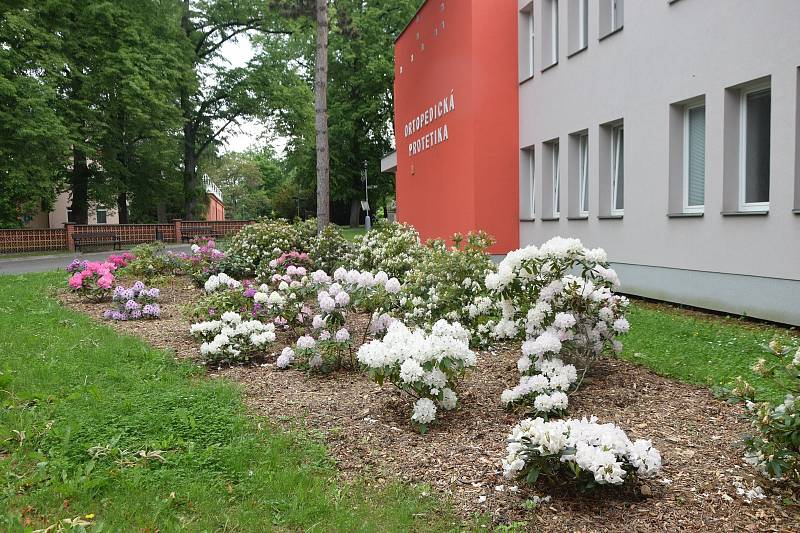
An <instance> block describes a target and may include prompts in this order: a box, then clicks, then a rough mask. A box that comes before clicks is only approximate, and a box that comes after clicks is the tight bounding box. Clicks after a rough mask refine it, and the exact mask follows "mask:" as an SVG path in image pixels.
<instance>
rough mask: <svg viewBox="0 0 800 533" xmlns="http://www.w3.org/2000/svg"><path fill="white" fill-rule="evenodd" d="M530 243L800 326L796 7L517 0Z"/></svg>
mask: <svg viewBox="0 0 800 533" xmlns="http://www.w3.org/2000/svg"><path fill="white" fill-rule="evenodd" d="M518 9H519V78H520V87H519V116H520V126H519V128H520V136H519V143H520V172H519V185H520V205H519V208H520V241H521V243H520V244H521V245H523V246H524V245H527V244H538V243H541V242H543V241H545V240H547V239H549V238H550V237H552V236H555V235H562V236H574V237H578V238H580V239H581V240H582V241H584V244H586V245H588V246H602V247H604V248H605V249H606V250H607V251H608V253H609V256H610V258H611V259H612V261H613V266H614V267H615V268H616V269H617V271H618V272H619V274H620V278H621V279H622V282H623V287H622V289H623V291H624V292H627V293H630V294H635V295H641V296H645V297H651V298H656V299H661V300H666V301H671V302H677V303H683V304H688V305H693V306H698V307H702V308H707V309H713V310H719V311H723V312H730V313H735V314H743V315H748V316H753V317H757V318H763V319H768V320H774V321H778V322H782V323H789V324H800V129H799V127H798V126H799V125H800V1H798V0H761V1H755V0H672V1H668V0H628V1H623V0H534V1H531V0H518Z"/></svg>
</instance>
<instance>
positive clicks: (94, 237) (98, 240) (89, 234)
mask: <svg viewBox="0 0 800 533" xmlns="http://www.w3.org/2000/svg"><path fill="white" fill-rule="evenodd" d="M72 242H74V243H75V250H78V251H80V249H81V247H82V246H86V245H89V246H92V245H96V244H110V245H111V249H112V250H114V249H115V248H116V249H120V250H121V249H122V243H121V242H120V240H119V235H117V234H116V233H110V232H100V231H86V232H81V233H73V234H72Z"/></svg>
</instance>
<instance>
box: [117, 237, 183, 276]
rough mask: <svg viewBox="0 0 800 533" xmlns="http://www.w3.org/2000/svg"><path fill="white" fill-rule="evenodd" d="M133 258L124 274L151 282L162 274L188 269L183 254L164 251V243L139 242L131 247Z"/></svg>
mask: <svg viewBox="0 0 800 533" xmlns="http://www.w3.org/2000/svg"><path fill="white" fill-rule="evenodd" d="M133 254H134V256H135V257H134V259H132V260H130V261H128V264H127V266H126V267H125V275H126V276H131V277H133V278H138V279H143V280H144V281H145V282H147V283H152V282H154V281H156V280H158V279H160V278H161V277H162V276H173V275H177V274H183V273H185V272H186V271H187V270H188V262H187V260H186V255H185V254H174V253H172V252H167V251H165V246H164V243H162V242H153V243H148V244H140V245H139V246H137V247H135V248H134V249H133Z"/></svg>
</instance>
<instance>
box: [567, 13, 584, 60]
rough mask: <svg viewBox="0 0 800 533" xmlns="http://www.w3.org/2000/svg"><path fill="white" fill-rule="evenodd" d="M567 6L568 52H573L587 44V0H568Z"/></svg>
mask: <svg viewBox="0 0 800 533" xmlns="http://www.w3.org/2000/svg"><path fill="white" fill-rule="evenodd" d="M568 7H569V11H568V13H567V17H568V18H569V20H568V28H567V29H568V31H569V53H570V54H575V53H577V52H579V51H581V50H583V49H584V48H586V47H587V46H588V45H589V0H569V5H568Z"/></svg>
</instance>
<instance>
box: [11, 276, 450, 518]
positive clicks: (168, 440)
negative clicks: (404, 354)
mask: <svg viewBox="0 0 800 533" xmlns="http://www.w3.org/2000/svg"><path fill="white" fill-rule="evenodd" d="M63 279H64V276H63V274H58V273H51V274H34V275H25V276H0V294H3V299H2V303H0V331H2V332H3V335H2V336H0V354H2V358H0V404H1V405H2V410H1V411H0V472H2V481H1V483H2V494H1V495H0V502H2V503H1V504H0V509H1V510H2V512H0V530H3V531H22V530H30V529H35V528H41V527H47V526H49V525H52V524H56V523H57V522H58V521H60V520H63V519H74V518H76V517H84V518H86V517H88V519H87V521H90V522H92V526H93V527H91V528H90V529H91V530H92V531H99V530H115V531H116V530H123V531H124V530H141V531H162V532H165V531H177V530H193V531H199V530H203V531H211V530H214V531H220V530H224V531H267V530H274V529H278V530H304V531H407V530H425V531H429V530H453V529H460V528H461V527H462V525H461V524H460V523H458V521H457V520H455V519H454V518H453V515H452V514H450V512H449V510H448V509H449V508H448V506H447V505H446V504H443V503H442V502H441V501H438V500H436V499H434V498H432V497H431V496H425V495H423V494H422V493H421V491H422V489H421V488H419V489H414V488H410V487H405V486H399V485H390V486H387V487H382V488H380V489H377V488H375V487H367V486H366V485H364V484H358V485H344V484H343V483H341V482H340V481H337V480H336V479H335V468H334V467H333V465H332V464H331V463H330V461H329V459H328V458H327V456H326V453H325V450H324V447H323V446H322V445H321V444H320V443H319V442H318V441H316V440H313V439H311V438H309V437H308V436H305V435H304V434H302V433H299V432H296V433H286V432H283V431H279V430H276V429H272V428H270V426H269V425H268V422H267V421H266V420H257V419H253V418H251V417H248V416H247V415H246V414H245V412H244V406H243V403H242V397H241V392H240V390H239V389H238V388H237V387H236V386H234V385H233V384H231V383H229V382H227V381H224V380H209V379H204V378H203V374H204V372H203V371H202V369H198V368H197V367H196V366H194V365H192V364H190V363H178V362H175V361H174V360H173V359H172V357H171V356H170V354H169V353H166V352H163V351H159V350H156V349H153V348H151V347H149V346H148V345H146V344H145V343H143V342H141V341H139V340H137V339H134V338H130V337H120V336H118V335H117V334H116V333H115V332H114V331H112V329H111V328H109V327H106V326H103V325H101V324H97V323H95V322H93V321H92V320H91V319H89V318H88V317H85V316H82V315H79V314H77V313H75V312H72V311H70V310H67V309H65V308H63V307H62V306H61V305H60V304H59V303H57V302H56V301H54V300H53V299H50V298H48V297H46V295H47V294H48V292H50V291H51V290H52V288H53V287H54V286H57V285H58V284H60V283H63ZM67 529H69V528H67Z"/></svg>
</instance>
